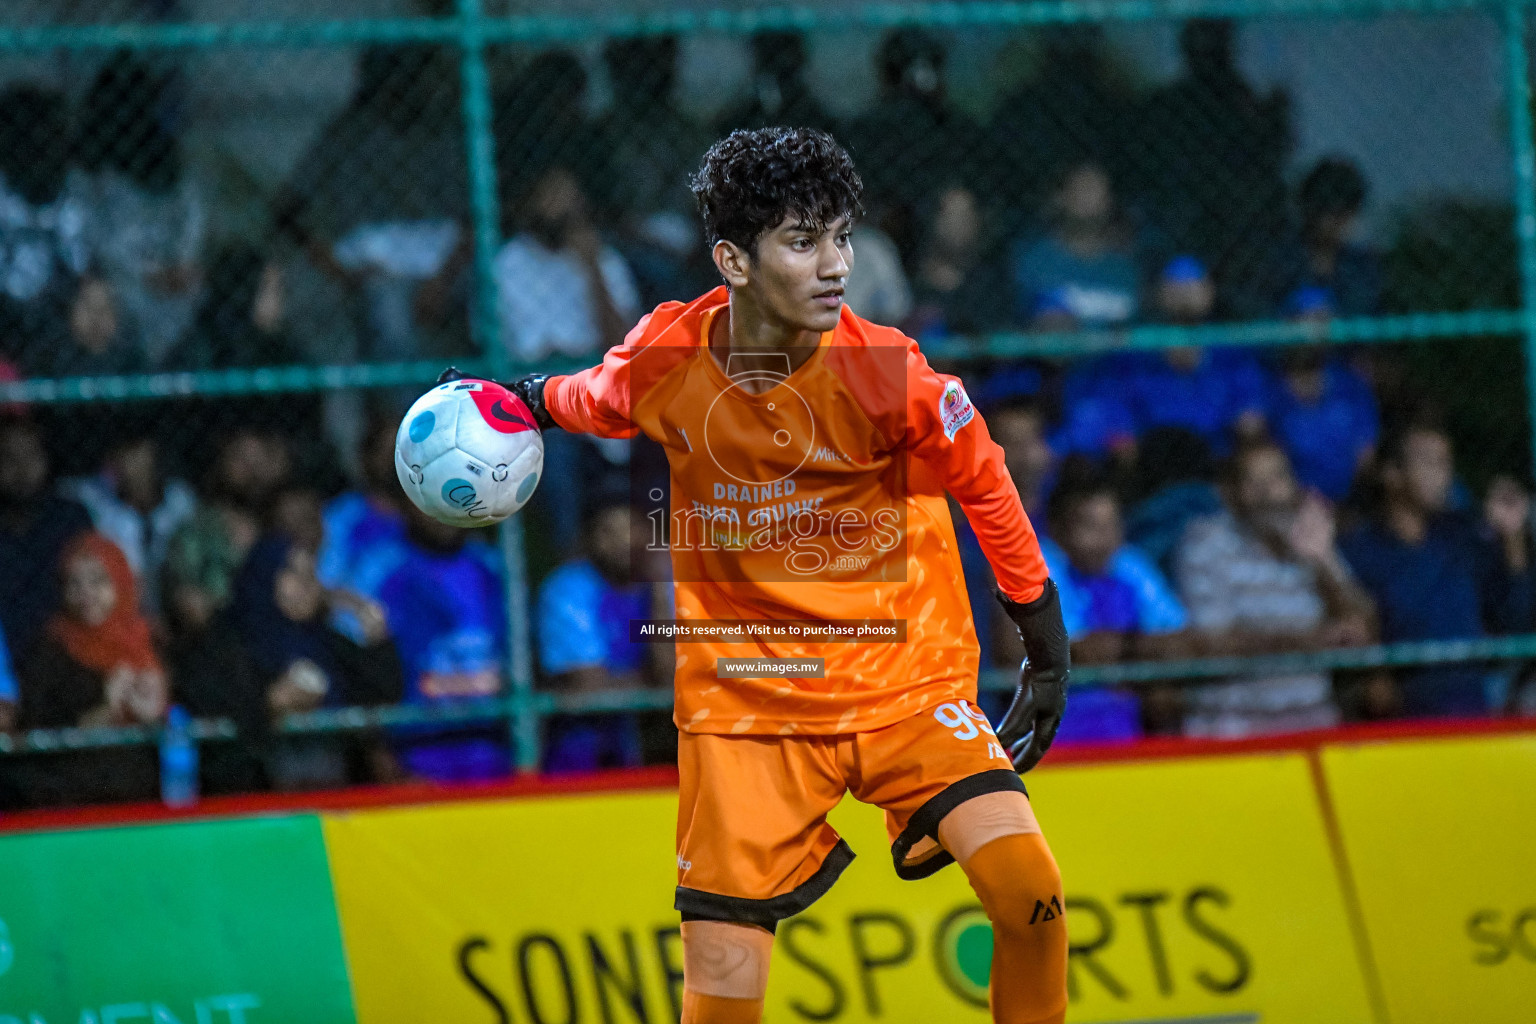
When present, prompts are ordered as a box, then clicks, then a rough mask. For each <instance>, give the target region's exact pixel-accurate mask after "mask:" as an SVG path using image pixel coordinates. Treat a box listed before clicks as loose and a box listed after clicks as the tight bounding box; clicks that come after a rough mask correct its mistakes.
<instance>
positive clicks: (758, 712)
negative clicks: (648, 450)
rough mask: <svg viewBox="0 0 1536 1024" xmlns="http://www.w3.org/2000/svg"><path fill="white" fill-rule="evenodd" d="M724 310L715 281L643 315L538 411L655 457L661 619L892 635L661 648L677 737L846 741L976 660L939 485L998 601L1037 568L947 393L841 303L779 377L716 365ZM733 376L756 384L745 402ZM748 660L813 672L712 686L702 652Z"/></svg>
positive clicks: (1033, 548) (753, 365) (1003, 488)
mask: <svg viewBox="0 0 1536 1024" xmlns="http://www.w3.org/2000/svg"><path fill="white" fill-rule="evenodd" d="M728 304H729V293H728V291H727V290H726V289H725V288H724V287H721V288H717V289H715V290H714V291H712V292H710V293H709V294H707V295H705V296H703V297H702V298H700V299H697V300H695V301H694V302H692V303H688V304H683V303H676V302H671V303H664V304H663V305H661V306H658V307H657V308H656V310H655V311H654V312H653V313H651V314H650V315H649V316H647V317H645V318H644V319H643V320H641V321H640V323H639V325H638V326H636V327H635V328H634V330H633V331H631V332H630V334H629V336H628V337H627V338H625V340H624V343H623V344H621V345H618V346H616V347H615V348H613V349H611V350H610V351H609V352H608V353H607V354H606V355H605V356H604V358H603V361H602V363H601V364H600V365H598V366H594V367H592V368H590V369H587V370H583V371H582V372H580V373H576V374H572V375H569V376H559V377H553V378H551V379H550V380H549V381H548V383H547V384H546V385H545V388H544V402H545V406H546V408H547V409H548V410H549V413H550V415H551V416H552V417H553V418H554V420H555V422H556V423H558V424H559V425H560V426H562V427H564V428H565V429H567V430H571V431H578V432H583V433H589V434H596V435H598V436H600V437H633V436H635V435H636V434H637V433H643V434H645V435H646V436H647V437H649V438H651V439H652V440H654V441H656V442H657V443H659V444H660V445H662V446H663V447H664V448H665V450H666V453H667V459H668V462H669V464H670V469H671V491H672V494H671V510H670V512H671V524H670V526H671V529H670V536H669V538H668V540H669V545H668V546H669V547H670V549H671V558H672V568H673V578H674V579H675V581H676V604H677V615H678V618H679V619H682V620H731V621H741V620H750V621H763V620H771V621H777V622H783V621H790V620H857V621H882V622H884V621H895V620H904V621H905V623H906V626H905V635H906V638H905V642H899V643H893V642H886V641H876V642H872V643H871V642H865V643H838V642H796V641H794V640H790V639H776V638H765V637H763V636H761V635H758V636H754V637H753V638H752V639H751V640H747V641H740V640H730V641H714V640H712V641H698V642H694V641H688V642H679V643H678V645H677V676H676V687H677V696H676V705H675V706H676V715H675V717H676V720H677V725H678V728H680V729H682V730H684V731H687V732H695V733H738V734H749V735H789V734H792V733H793V734H802V735H804V734H823V735H825V734H834V733H847V732H861V731H865V730H870V729H879V728H884V727H885V726H888V725H891V724H893V723H895V722H897V721H900V720H901V719H903V718H906V717H908V716H910V715H912V714H915V713H917V712H918V711H920V710H922V709H924V708H926V707H929V706H931V705H933V704H937V703H941V702H943V701H945V700H951V699H956V698H961V697H964V698H968V699H970V698H974V696H975V687H976V674H977V668H978V661H979V651H978V648H977V642H976V632H975V629H974V627H973V625H972V622H971V610H970V606H969V602H968V600H967V597H966V590H965V579H964V575H963V573H962V570H961V566H960V555H959V549H958V545H957V542H956V540H955V532H954V527H953V525H952V523H951V522H950V517H949V508H948V504H947V503H946V501H945V499H944V492H945V491H948V492H949V493H950V494H953V495H954V496H955V498H956V500H957V501H958V502H959V503H960V506H961V508H963V509H964V510H965V514H966V516H967V518H968V519H969V520H970V522H971V525H972V526H973V527H974V529H975V531H976V535H977V537H978V539H979V540H980V541H981V547H982V550H983V552H984V553H985V554H986V556H987V559H988V561H989V562H990V563H991V565H992V568H993V571H994V573H995V575H996V577H997V580H998V585H999V587H1000V588H1001V589H1002V591H1003V592H1004V593H1005V594H1007V595H1008V596H1009V597H1011V598H1013V599H1014V600H1017V601H1029V600H1032V599H1034V598H1035V597H1037V596H1039V594H1040V593H1041V590H1042V587H1043V586H1044V583H1045V578H1046V567H1045V560H1044V559H1043V557H1042V556H1041V554H1040V545H1039V542H1038V541H1037V539H1036V537H1035V532H1034V529H1033V528H1032V527H1031V526H1030V523H1029V519H1028V517H1027V516H1026V515H1025V513H1024V508H1023V505H1022V504H1021V503H1020V501H1019V496H1018V491H1017V489H1016V488H1015V487H1014V485H1013V481H1012V480H1011V479H1010V478H1009V476H1008V470H1007V468H1006V467H1005V466H1004V463H1003V452H1002V449H1001V448H999V447H998V445H997V444H996V442H994V441H993V440H992V439H991V438H990V437H989V436H988V434H987V430H986V426H985V424H984V423H983V422H982V420H981V418H980V417H979V416H978V415H976V412H975V410H974V408H973V407H972V405H971V402H970V399H969V397H968V396H967V395H966V393H965V389H964V388H963V387H962V386H961V384H960V381H959V380H958V379H956V378H955V377H952V376H948V375H945V374H940V373H936V372H935V371H934V370H933V369H932V368H931V367H930V366H929V365H928V361H927V360H926V359H924V358H923V355H922V353H921V352H919V351H918V348H917V344H916V343H915V342H914V341H912V340H911V339H910V338H907V337H906V336H905V335H903V334H901V333H900V332H899V331H895V330H892V329H890V328H886V327H880V326H878V325H875V324H872V323H869V322H868V321H866V320H861V319H860V318H859V317H857V316H855V315H854V314H853V313H852V312H851V311H850V310H848V309H847V308H846V307H844V309H843V312H842V316H841V318H840V320H839V322H838V325H837V327H836V328H835V329H833V330H831V331H829V332H827V333H826V334H824V335H822V337H821V341H820V345H819V346H818V347H817V349H816V350H815V352H814V353H813V354H812V355H811V356H810V358H809V359H807V360H806V361H805V362H804V363H803V364H802V365H800V366H799V367H796V368H795V369H794V370H793V372H789V364H788V361H787V359H785V362H784V368H783V369H782V370H777V371H776V370H775V369H774V365H773V364H774V360H773V358H772V357H771V356H765V355H753V356H741V355H740V354H739V353H738V354H736V355H732V356H731V357H730V358H729V359H728V361H727V365H726V366H724V367H722V366H721V363H720V361H719V359H718V358H717V356H716V354H714V353H712V352H711V351H710V349H709V331H710V325H711V323H712V321H713V319H714V317H715V316H716V315H719V314H721V313H722V312H723V311H725V310H726V309H727V307H728ZM751 377H757V378H760V379H761V380H762V382H763V383H765V384H768V385H771V386H770V387H768V389H767V390H766V391H762V392H761V393H752V391H750V390H749V389H747V388H744V387H743V386H742V384H743V382H744V381H745V380H746V379H747V378H751ZM754 657H758V658H761V657H773V658H806V657H811V658H817V657H819V658H824V659H825V678H783V677H778V678H746V679H742V678H719V677H718V676H717V660H718V659H722V658H726V659H739V658H754Z"/></svg>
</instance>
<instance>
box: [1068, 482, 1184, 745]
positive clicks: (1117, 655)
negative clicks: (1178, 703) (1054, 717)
mask: <svg viewBox="0 0 1536 1024" xmlns="http://www.w3.org/2000/svg"><path fill="white" fill-rule="evenodd" d="M1050 524H1051V537H1050V538H1049V539H1043V540H1042V541H1041V545H1040V546H1041V550H1042V552H1043V553H1044V555H1045V560H1046V565H1047V566H1048V567H1049V568H1050V570H1051V578H1052V579H1054V580H1055V581H1056V585H1057V587H1058V588H1059V590H1060V593H1061V611H1062V618H1063V621H1064V622H1065V624H1066V627H1067V635H1068V636H1069V637H1070V638H1071V640H1072V656H1073V658H1074V659H1075V660H1077V661H1078V662H1079V663H1081V664H1090V665H1091V664H1103V663H1110V662H1116V661H1124V660H1130V659H1135V658H1147V657H1164V656H1167V655H1169V654H1171V653H1176V652H1178V651H1179V650H1181V647H1180V644H1181V641H1182V639H1183V638H1182V633H1183V630H1184V629H1185V627H1186V625H1187V624H1188V623H1187V616H1186V615H1185V613H1184V607H1183V605H1181V604H1180V603H1179V600H1178V598H1177V597H1175V596H1174V593H1173V590H1172V588H1171V587H1170V586H1169V585H1168V581H1167V580H1166V579H1164V578H1163V575H1162V573H1161V572H1159V571H1158V569H1157V567H1156V566H1155V565H1153V564H1152V560H1151V559H1149V558H1147V557H1146V556H1145V555H1143V554H1141V553H1140V552H1138V551H1137V550H1136V549H1135V548H1132V547H1130V546H1129V545H1127V544H1126V543H1125V540H1124V538H1125V534H1124V529H1123V527H1122V525H1121V514H1120V500H1119V498H1118V497H1117V496H1116V494H1115V492H1114V489H1113V488H1112V487H1111V486H1110V485H1109V482H1108V480H1107V479H1106V478H1104V477H1102V476H1097V475H1085V476H1083V477H1080V478H1078V479H1076V480H1068V481H1066V482H1064V483H1063V484H1062V485H1061V486H1060V487H1059V488H1058V489H1057V491H1056V493H1055V494H1053V495H1052V496H1051V511H1050ZM1073 700H1074V702H1075V706H1074V708H1073V715H1072V716H1071V717H1073V718H1074V721H1073V722H1072V723H1071V724H1068V723H1067V722H1065V721H1063V723H1062V730H1063V734H1064V735H1065V738H1066V739H1067V741H1069V742H1070V741H1072V740H1115V739H1134V738H1135V737H1137V736H1139V735H1141V716H1140V708H1139V702H1138V701H1137V699H1136V696H1135V695H1134V694H1132V693H1129V692H1127V691H1124V690H1118V689H1115V688H1111V687H1085V688H1082V689H1080V690H1079V689H1077V688H1074V694H1073ZM1058 738H1061V737H1058Z"/></svg>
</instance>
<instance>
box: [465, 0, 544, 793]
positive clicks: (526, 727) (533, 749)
mask: <svg viewBox="0 0 1536 1024" xmlns="http://www.w3.org/2000/svg"><path fill="white" fill-rule="evenodd" d="M458 15H459V46H460V48H461V50H462V51H463V52H462V55H461V61H460V70H461V73H462V75H463V87H464V141H465V145H466V146H468V148H469V153H468V156H469V188H470V193H469V195H470V217H471V221H472V231H473V233H474V288H473V289H472V291H471V295H472V298H471V316H470V324H471V329H472V330H473V331H474V334H475V337H476V338H477V339H478V340H479V342H480V345H481V347H482V348H483V350H484V352H485V357H486V361H487V362H488V363H489V364H490V370H491V373H492V374H493V375H496V376H499V377H503V378H504V377H505V376H506V374H507V371H508V369H509V365H510V364H509V360H508V359H507V352H506V349H505V348H504V347H503V346H502V345H501V340H500V330H499V327H500V325H499V323H498V322H497V316H496V281H495V277H494V273H493V271H494V263H495V260H496V249H497V246H498V245H499V240H500V236H501V231H500V224H499V219H500V215H499V209H498V203H497V195H496V156H495V147H494V139H493V135H492V126H491V83H490V75H489V73H488V72H487V70H486V64H485V15H484V13H483V11H482V10H481V6H480V0H458ZM498 532H499V533H500V543H501V556H502V563H503V566H502V568H503V578H504V580H505V586H506V591H505V594H506V602H507V675H508V677H509V679H510V681H511V690H510V692H509V693H508V695H507V702H506V707H507V711H508V714H509V722H508V730H509V733H510V736H511V740H512V744H513V750H514V751H515V754H516V757H517V766H518V770H520V771H533V770H535V769H537V768H538V765H539V761H540V756H539V755H540V751H539V733H540V730H539V709H538V707H537V705H536V703H535V702H534V699H533V696H534V695H533V658H532V648H531V646H530V642H529V635H528V579H527V563H526V561H525V560H524V558H523V523H522V518H521V517H520V516H513V517H512V518H511V519H509V520H507V521H506V522H504V523H502V524H501V526H500V527H499V528H498Z"/></svg>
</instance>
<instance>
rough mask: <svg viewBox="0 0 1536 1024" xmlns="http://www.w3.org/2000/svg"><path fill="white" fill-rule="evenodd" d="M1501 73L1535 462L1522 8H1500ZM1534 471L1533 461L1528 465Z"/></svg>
mask: <svg viewBox="0 0 1536 1024" xmlns="http://www.w3.org/2000/svg"><path fill="white" fill-rule="evenodd" d="M1504 71H1505V74H1506V75H1507V76H1508V81H1507V86H1506V88H1507V90H1508V93H1509V145H1510V151H1511V153H1512V154H1513V156H1514V162H1515V243H1516V245H1517V246H1518V247H1519V252H1520V312H1521V322H1522V324H1523V330H1522V332H1521V333H1522V336H1523V338H1524V342H1525V344H1524V348H1525V401H1526V408H1527V409H1528V410H1529V417H1530V428H1531V438H1530V441H1531V450H1532V453H1533V459H1536V142H1533V140H1532V134H1531V132H1532V129H1531V79H1530V51H1529V49H1528V47H1527V46H1526V41H1525V10H1524V6H1523V5H1522V4H1520V3H1519V2H1517V0H1511V2H1510V3H1509V4H1508V5H1507V6H1505V8H1504ZM1533 465H1536V461H1533Z"/></svg>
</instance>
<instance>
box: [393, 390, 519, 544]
mask: <svg viewBox="0 0 1536 1024" xmlns="http://www.w3.org/2000/svg"><path fill="white" fill-rule="evenodd" d="M543 469H544V439H543V437H541V436H540V434H539V430H538V427H537V426H536V425H535V423H534V421H533V413H532V411H530V410H529V408H528V406H527V405H525V404H523V400H522V399H521V398H518V397H517V396H516V395H514V394H513V393H512V392H510V391H508V390H507V389H506V388H504V387H502V386H501V385H500V384H496V383H493V382H491V381H488V380H467V379H466V380H453V381H449V382H448V383H446V384H439V385H438V386H437V387H435V388H433V389H432V390H431V391H428V392H427V393H426V394H424V395H422V396H421V397H420V398H419V399H417V400H416V404H415V405H413V406H411V409H410V411H409V412H407V413H406V414H405V419H404V420H402V421H401V422H400V429H399V431H397V432H396V434H395V475H396V476H398V477H399V478H400V486H401V487H403V488H405V493H406V494H408V495H410V498H411V501H412V502H413V503H414V504H415V506H416V507H417V508H419V509H421V510H422V511H423V512H425V513H426V514H427V515H429V516H431V517H432V518H433V519H436V520H437V521H438V522H440V523H446V524H448V525H450V526H489V525H491V524H492V523H499V522H501V521H502V520H503V519H505V518H507V517H508V516H510V515H511V514H512V513H514V512H516V511H517V510H518V509H520V508H522V507H523V506H524V505H526V504H527V503H528V499H529V498H531V497H533V490H534V488H535V487H537V486H538V484H539V474H540V473H541V472H543Z"/></svg>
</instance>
